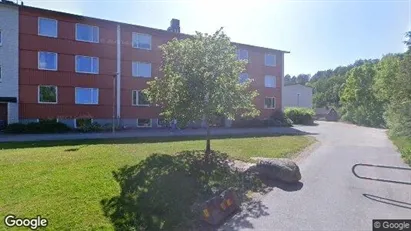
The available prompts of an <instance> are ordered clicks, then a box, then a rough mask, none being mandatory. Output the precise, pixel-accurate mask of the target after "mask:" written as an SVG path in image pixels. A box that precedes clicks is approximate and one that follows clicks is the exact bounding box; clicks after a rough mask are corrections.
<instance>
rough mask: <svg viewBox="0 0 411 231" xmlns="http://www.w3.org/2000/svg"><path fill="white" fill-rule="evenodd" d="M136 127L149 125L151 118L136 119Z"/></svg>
mask: <svg viewBox="0 0 411 231" xmlns="http://www.w3.org/2000/svg"><path fill="white" fill-rule="evenodd" d="M137 127H142V128H147V127H151V119H137Z"/></svg>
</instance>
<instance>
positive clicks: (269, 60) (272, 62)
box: [265, 54, 277, 67]
mask: <svg viewBox="0 0 411 231" xmlns="http://www.w3.org/2000/svg"><path fill="white" fill-rule="evenodd" d="M276 63H277V62H276V56H275V55H273V54H265V65H266V66H272V67H274V66H276Z"/></svg>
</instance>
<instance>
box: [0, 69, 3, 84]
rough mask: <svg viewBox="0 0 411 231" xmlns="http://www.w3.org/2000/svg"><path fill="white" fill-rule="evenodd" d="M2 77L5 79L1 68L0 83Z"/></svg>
mask: <svg viewBox="0 0 411 231" xmlns="http://www.w3.org/2000/svg"><path fill="white" fill-rule="evenodd" d="M2 77H3V71H2V69H1V66H0V82H1V80H2Z"/></svg>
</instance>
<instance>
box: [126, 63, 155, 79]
mask: <svg viewBox="0 0 411 231" xmlns="http://www.w3.org/2000/svg"><path fill="white" fill-rule="evenodd" d="M140 63H141V64H149V65H150V76H143V75H139V74H138V69H139V68H138V66H139V64H140ZM135 65H136V68H137V70H136V72H137V73H136V75H135V74H134V66H135ZM152 72H153V69H152V65H151V63H148V62H139V61H133V62H131V75H132V76H133V77H137V78H151V77H152Z"/></svg>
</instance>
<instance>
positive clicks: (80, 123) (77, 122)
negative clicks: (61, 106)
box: [74, 118, 93, 128]
mask: <svg viewBox="0 0 411 231" xmlns="http://www.w3.org/2000/svg"><path fill="white" fill-rule="evenodd" d="M92 123H93V119H91V118H79V119H74V127H75V128H83V127H86V126H90V125H91V124H92Z"/></svg>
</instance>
